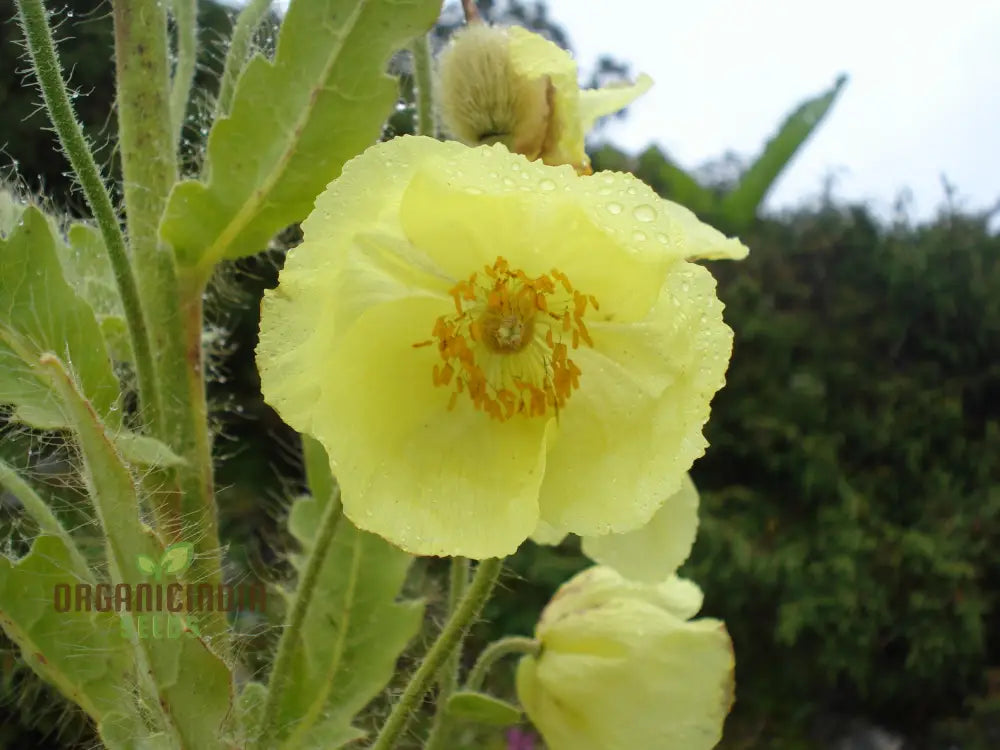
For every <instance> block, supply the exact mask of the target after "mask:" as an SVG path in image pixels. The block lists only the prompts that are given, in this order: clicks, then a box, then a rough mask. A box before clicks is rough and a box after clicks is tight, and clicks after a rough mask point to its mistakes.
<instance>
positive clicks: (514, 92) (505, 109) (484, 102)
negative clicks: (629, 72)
mask: <svg viewBox="0 0 1000 750" xmlns="http://www.w3.org/2000/svg"><path fill="white" fill-rule="evenodd" d="M438 71H439V92H440V105H441V120H442V122H443V123H444V126H445V128H446V129H447V130H448V132H449V134H450V135H451V136H452V137H454V138H456V139H457V140H459V141H462V142H463V143H465V144H467V145H470V146H478V145H483V144H493V143H502V144H504V145H505V146H506V147H507V148H508V149H510V150H511V151H514V152H517V153H519V154H524V155H525V156H527V157H528V158H529V159H532V160H534V159H541V160H542V161H543V162H545V163H546V164H552V165H559V164H571V165H572V166H573V167H574V168H575V169H576V170H577V171H578V172H582V173H589V172H590V171H591V170H590V161H589V159H588V158H587V154H586V152H585V151H584V137H585V135H586V133H587V131H588V130H590V128H591V127H593V125H594V123H595V122H596V121H597V119H598V118H599V117H602V116H604V115H609V114H612V113H614V112H617V111H618V110H620V109H622V108H623V107H625V106H626V105H628V104H629V102H631V101H632V100H633V99H635V98H636V97H638V96H639V95H641V94H642V93H644V92H645V91H646V90H647V89H649V87H650V86H651V85H652V83H653V82H652V79H650V78H649V76H645V75H643V76H640V77H639V80H638V81H637V82H636V83H635V84H634V85H631V86H612V87H608V88H603V89H594V90H585V91H581V90H580V86H579V84H578V83H577V69H576V63H575V62H574V61H573V58H572V57H571V56H570V54H569V53H568V52H566V51H565V50H563V49H561V48H560V47H559V46H557V45H556V44H553V43H552V42H550V41H549V40H547V39H545V38H544V37H542V36H539V35H538V34H534V33H532V32H530V31H527V30H526V29H523V28H520V27H517V26H511V27H501V26H488V25H486V24H482V23H472V24H469V25H468V26H466V27H465V28H464V29H461V30H460V31H458V32H456V33H455V35H454V36H453V37H452V40H451V42H450V43H449V45H448V46H447V47H446V48H445V50H444V51H443V52H442V53H441V56H440V59H439V61H438Z"/></svg>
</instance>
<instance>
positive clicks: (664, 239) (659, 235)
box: [656, 232, 670, 245]
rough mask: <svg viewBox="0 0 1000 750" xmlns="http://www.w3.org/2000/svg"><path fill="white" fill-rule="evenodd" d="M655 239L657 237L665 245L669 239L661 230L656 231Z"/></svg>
mask: <svg viewBox="0 0 1000 750" xmlns="http://www.w3.org/2000/svg"><path fill="white" fill-rule="evenodd" d="M656 239H658V240H659V241H660V242H662V243H663V244H664V245H666V244H667V243H668V242H669V241H670V239H669V238H668V237H667V235H665V234H664V233H663V232H657V233H656Z"/></svg>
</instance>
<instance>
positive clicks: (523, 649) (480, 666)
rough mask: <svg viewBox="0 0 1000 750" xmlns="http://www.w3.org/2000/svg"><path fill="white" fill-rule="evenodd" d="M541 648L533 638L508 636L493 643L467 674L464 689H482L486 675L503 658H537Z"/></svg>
mask: <svg viewBox="0 0 1000 750" xmlns="http://www.w3.org/2000/svg"><path fill="white" fill-rule="evenodd" d="M541 648H542V644H541V643H539V642H538V641H536V640H535V639H534V638H525V637H523V636H510V637H508V638H501V639H500V640H499V641H494V642H493V643H491V644H490V645H489V646H487V647H486V648H485V649H484V650H483V652H482V653H481V654H480V655H479V658H478V659H476V663H475V664H474V665H473V667H472V670H471V671H470V672H469V677H468V679H467V680H466V681H465V689H466V690H473V691H475V690H480V689H482V687H483V682H484V681H485V680H486V675H487V673H488V672H489V671H490V669H491V668H492V667H493V665H494V664H496V663H497V662H498V661H500V660H501V659H503V658H504V657H505V656H510V655H512V654H520V655H524V654H528V655H531V656H537V655H538V653H539V651H541Z"/></svg>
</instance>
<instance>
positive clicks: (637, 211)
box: [632, 203, 656, 221]
mask: <svg viewBox="0 0 1000 750" xmlns="http://www.w3.org/2000/svg"><path fill="white" fill-rule="evenodd" d="M632 215H633V216H634V217H635V218H636V221H653V219H655V218H656V209H655V208H653V207H652V206H650V205H647V204H645V203H642V204H640V205H638V206H636V207H635V208H633V209H632Z"/></svg>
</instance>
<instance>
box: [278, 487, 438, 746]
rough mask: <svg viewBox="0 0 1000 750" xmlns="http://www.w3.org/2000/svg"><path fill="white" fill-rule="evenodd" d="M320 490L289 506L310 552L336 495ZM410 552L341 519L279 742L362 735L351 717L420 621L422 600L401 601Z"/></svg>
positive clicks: (337, 740)
mask: <svg viewBox="0 0 1000 750" xmlns="http://www.w3.org/2000/svg"><path fill="white" fill-rule="evenodd" d="M314 484H315V482H314ZM321 497H322V496H321V495H317V498H316V499H313V498H302V499H300V500H298V501H296V503H295V505H294V506H293V507H292V512H291V516H290V518H289V527H290V529H291V531H292V534H293V535H294V536H295V537H296V539H298V541H299V542H300V543H301V544H302V547H303V548H304V549H305V551H306V552H309V551H311V548H312V542H313V539H314V538H315V533H316V529H317V528H318V525H319V519H320V517H321V515H322V511H323V508H324V506H325V505H326V503H327V502H332V500H331V499H330V498H329V496H327V497H325V498H323V499H320V498H321ZM411 559H412V558H411V557H410V556H409V555H408V554H406V553H405V552H403V551H402V550H399V549H397V548H396V547H393V546H392V545H390V544H389V543H388V542H386V541H385V540H383V539H382V538H381V537H378V536H375V535H374V534H367V533H365V532H363V531H359V530H358V529H356V528H355V527H354V526H353V525H352V524H351V523H350V521H348V520H347V519H346V518H341V519H340V522H339V524H338V526H337V531H336V534H335V536H334V539H333V542H332V545H331V549H330V551H329V552H328V554H327V557H326V560H325V563H324V565H323V567H322V570H321V572H320V575H319V580H318V581H317V583H316V594H315V595H314V596H313V598H312V600H311V603H310V607H309V610H308V612H307V614H306V620H305V624H304V626H303V630H302V639H301V642H300V643H299V644H297V646H296V649H295V651H294V653H293V655H292V660H293V661H292V663H293V667H292V672H291V679H289V681H288V684H287V686H286V688H285V691H284V694H283V695H282V699H281V703H280V706H279V712H280V713H279V716H280V721H281V724H282V726H283V727H285V729H284V731H283V733H282V736H281V743H280V746H281V747H285V748H324V750H325V749H326V748H331V747H339V746H340V745H343V744H345V743H347V742H350V741H351V740H353V739H356V738H358V737H360V736H361V732H360V731H359V730H357V729H356V728H354V727H352V726H351V720H352V719H353V718H354V716H355V715H356V714H357V713H358V712H359V711H360V710H361V709H362V708H364V706H365V705H366V704H367V703H368V702H369V701H371V700H372V699H373V698H375V697H376V696H377V695H378V694H379V693H380V692H381V691H382V689H383V688H384V687H385V686H386V685H387V684H388V683H389V681H390V679H391V678H392V676H393V673H394V672H395V667H396V660H397V658H398V657H399V654H400V653H401V652H402V651H403V649H404V648H405V647H406V645H407V643H408V642H409V641H410V639H411V638H413V636H414V635H415V634H416V633H417V631H418V629H419V627H420V622H421V619H422V615H423V605H422V603H419V602H414V601H408V602H397V601H396V597H397V595H398V594H399V591H400V588H401V587H402V585H403V580H404V578H405V576H406V570H407V568H408V567H409V564H410V561H411ZM298 562H299V567H300V568H301V560H299V561H298Z"/></svg>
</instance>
